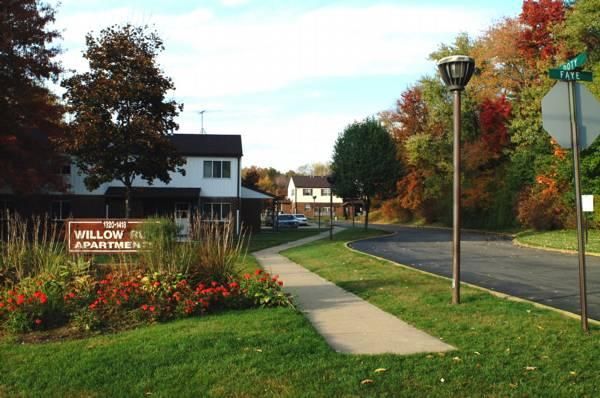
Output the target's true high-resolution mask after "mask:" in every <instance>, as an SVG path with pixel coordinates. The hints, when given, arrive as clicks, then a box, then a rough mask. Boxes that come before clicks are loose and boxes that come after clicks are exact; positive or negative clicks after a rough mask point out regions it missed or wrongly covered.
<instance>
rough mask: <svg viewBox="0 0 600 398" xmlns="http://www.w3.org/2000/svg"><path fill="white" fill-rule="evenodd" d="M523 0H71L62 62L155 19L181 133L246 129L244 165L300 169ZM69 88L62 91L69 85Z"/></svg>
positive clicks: (80, 65)
mask: <svg viewBox="0 0 600 398" xmlns="http://www.w3.org/2000/svg"><path fill="white" fill-rule="evenodd" d="M521 3H522V1H521V0H503V1H467V0H464V1H460V0H456V1H443V0H420V1H400V0H397V1H384V0H382V1H378V0H370V1H360V0H343V1H342V0H339V1H335V0H332V1H317V0H296V1H292V0H285V1H284V0H212V1H210V0H204V1H185V0H178V1H164V0H118V1H115V0H62V1H61V4H60V5H58V6H57V15H56V24H55V25H56V27H57V28H58V29H59V30H60V31H62V35H63V39H62V41H61V43H60V45H61V47H63V49H64V52H63V54H61V60H62V62H63V64H64V66H65V67H66V68H68V69H72V70H77V71H82V70H85V69H86V68H87V63H86V62H85V60H84V59H83V57H82V55H81V54H82V51H83V50H84V46H85V34H86V33H88V32H90V31H92V32H98V31H99V30H100V29H102V28H104V27H106V26H109V25H112V24H120V23H133V24H137V25H150V26H152V27H153V28H154V29H155V30H157V31H158V33H159V35H160V36H161V38H162V39H163V40H164V42H165V51H164V52H163V53H162V54H161V55H160V57H159V60H158V61H159V63H160V65H161V67H162V69H163V70H164V72H165V74H166V75H167V76H170V77H171V78H172V79H173V80H174V82H175V86H176V90H175V91H174V92H173V93H171V95H172V96H173V97H174V98H175V99H176V100H177V101H179V102H183V103H184V111H183V112H182V113H181V114H180V116H179V118H178V123H179V125H180V129H179V132H180V133H188V134H189V133H199V132H200V129H201V116H200V114H199V112H200V111H202V110H205V112H204V129H205V130H206V131H207V132H208V133H209V134H241V135H242V140H243V145H244V158H243V165H244V166H250V165H257V166H261V167H269V166H270V167H275V168H277V169H279V170H281V171H286V170H289V169H297V168H298V167H299V166H301V165H303V164H307V163H313V162H326V161H329V160H330V159H331V153H332V148H333V144H334V142H335V139H336V138H337V136H338V134H339V133H340V132H341V131H343V129H344V127H345V126H346V125H347V124H349V123H351V122H353V121H355V120H361V119H364V118H365V117H368V116H371V115H375V114H377V113H378V112H380V111H383V110H386V109H391V108H393V107H394V104H395V101H396V99H397V98H398V97H399V96H400V94H401V93H402V91H404V90H405V89H406V88H407V87H409V86H410V85H411V84H414V82H415V81H416V80H417V79H418V78H419V77H420V76H422V75H424V74H432V73H434V71H435V65H434V64H433V63H432V62H431V61H429V60H428V59H427V57H428V54H429V53H431V52H432V51H434V50H435V49H436V48H437V47H438V46H439V44H440V43H443V42H445V43H448V42H451V41H452V40H453V38H454V37H455V36H456V34H458V33H459V32H468V33H469V34H471V35H473V36H477V35H480V34H481V33H482V32H483V31H484V30H485V29H486V28H487V27H489V26H490V24H492V23H493V22H494V21H498V20H500V19H501V18H503V17H506V16H516V15H518V13H519V12H520V7H521ZM58 91H60V90H58Z"/></svg>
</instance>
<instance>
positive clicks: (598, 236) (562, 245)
mask: <svg viewBox="0 0 600 398" xmlns="http://www.w3.org/2000/svg"><path fill="white" fill-rule="evenodd" d="M515 239H516V241H517V242H520V243H525V244H527V245H531V246H538V247H548V248H552V249H561V250H577V231H575V230H572V229H569V230H560V231H543V232H536V231H526V232H522V233H520V234H518V235H517V237H516V238H515ZM585 250H586V252H591V253H600V231H599V230H595V229H590V230H589V235H588V243H587V245H586V247H585Z"/></svg>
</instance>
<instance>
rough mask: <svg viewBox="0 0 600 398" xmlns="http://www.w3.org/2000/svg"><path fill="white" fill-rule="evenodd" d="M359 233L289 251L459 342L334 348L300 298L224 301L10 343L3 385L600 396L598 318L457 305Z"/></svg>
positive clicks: (116, 392)
mask: <svg viewBox="0 0 600 398" xmlns="http://www.w3.org/2000/svg"><path fill="white" fill-rule="evenodd" d="M374 233H375V232H373V231H370V232H369V234H374ZM362 235H364V233H363V232H362V231H360V230H354V231H346V232H342V233H340V234H339V235H337V236H336V237H335V240H334V241H333V242H330V241H329V240H322V241H318V242H315V243H312V244H309V245H307V246H305V247H301V248H296V249H292V250H290V251H288V252H287V255H289V256H290V257H292V258H294V259H295V260H296V261H298V262H300V263H302V264H305V265H306V266H307V267H309V268H311V269H313V270H315V271H316V272H318V273H319V274H321V275H323V276H325V277H327V278H329V279H331V280H333V281H335V282H336V283H338V284H339V285H340V286H343V287H344V288H346V289H349V290H352V291H354V292H355V293H357V294H359V295H361V296H362V297H364V298H366V299H368V300H369V301H371V302H373V303H374V304H376V305H378V306H380V307H382V308H384V309H386V310H387V311H389V312H391V313H394V314H397V315H399V316H401V317H402V318H403V319H405V320H407V321H409V322H410V323H412V324H414V325H416V326H418V327H420V328H423V329H425V330H428V331H429V332H431V333H432V334H434V335H437V336H439V337H442V338H444V340H445V341H447V342H449V343H450V344H453V345H455V346H457V347H458V348H459V350H458V351H456V352H450V353H446V354H445V355H438V354H422V355H412V356H394V355H374V356H368V355H356V356H353V355H346V354H337V353H335V352H333V351H331V350H330V349H329V348H328V346H327V345H326V344H325V342H324V341H323V340H322V339H321V338H320V336H319V335H318V334H317V333H316V332H315V331H314V329H313V328H312V327H311V326H310V324H309V323H308V322H307V321H306V320H305V319H304V317H303V316H302V315H301V314H300V313H298V312H296V311H294V310H292V309H269V310H248V311H240V312H227V313H223V314H219V315H210V316H207V317H204V318H201V319H188V320H182V321H177V322H171V323H167V324H160V325H154V326H148V327H143V328H140V329H137V330H131V331H127V332H122V333H119V334H114V335H103V336H98V337H93V338H87V339H82V340H75V341H68V342H55V343H47V344H37V345H29V344H25V345H22V344H15V343H13V342H10V341H4V342H2V343H0V358H2V360H1V361H0V396H44V397H46V396H56V397H62V396H78V397H79V396H99V397H104V396H107V397H112V396H115V397H120V396H153V397H173V396H177V397H187V396H189V397H205V396H207V397H231V396H234V397H270V396H277V397H280V396H285V397H365V396H372V397H399V396H406V397H420V396H442V397H443V396H447V397H465V396H478V397H479V396H495V397H504V396H519V397H520V396H531V397H534V396H536V397H537V396H565V397H575V396H577V397H583V396H589V397H595V396H600V372H599V365H598V358H599V357H600V330H599V329H598V327H595V326H594V327H593V330H592V333H591V334H590V335H587V336H585V335H582V334H581V332H580V331H579V325H578V322H577V321H574V320H570V319H566V318H564V317H562V316H560V315H559V314H556V313H553V312H549V311H545V310H540V309H537V308H535V307H533V306H531V305H528V304H524V303H516V302H511V301H507V300H502V299H498V298H495V297H493V296H491V295H489V294H486V293H483V292H479V291H476V290H473V289H467V288H465V289H464V291H463V292H464V295H463V299H464V304H463V305H461V306H458V307H455V306H451V305H449V304H448V302H449V300H450V288H449V283H448V282H446V281H443V280H440V279H439V278H434V277H430V276H426V275H423V274H420V273H417V272H413V271H408V270H405V269H402V268H398V267H395V266H393V265H390V264H389V263H386V262H383V261H379V260H375V259H372V258H370V257H367V256H363V255H360V254H356V253H353V252H350V251H348V250H347V249H346V248H345V247H344V245H343V243H344V241H345V240H349V239H352V238H355V237H358V236H362ZM527 367H531V368H529V369H530V370H528V368H527ZM379 368H383V369H386V370H385V371H383V372H375V370H376V369H379ZM365 379H370V380H372V381H373V382H372V383H369V384H361V381H363V380H365ZM442 380H443V381H442Z"/></svg>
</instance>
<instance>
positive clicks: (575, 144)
mask: <svg viewBox="0 0 600 398" xmlns="http://www.w3.org/2000/svg"><path fill="white" fill-rule="evenodd" d="M568 84H569V113H570V114H571V142H572V145H571V147H572V148H573V170H574V172H575V207H576V210H577V248H578V250H577V251H578V254H579V303H580V306H581V327H582V329H583V330H584V331H586V332H587V331H588V330H589V328H588V319H587V293H586V283H585V282H586V281H585V243H584V241H583V239H584V235H583V208H582V206H581V175H580V171H579V131H578V126H577V120H576V116H575V115H576V112H577V104H576V103H575V87H574V86H575V82H573V81H570V82H569V83H568Z"/></svg>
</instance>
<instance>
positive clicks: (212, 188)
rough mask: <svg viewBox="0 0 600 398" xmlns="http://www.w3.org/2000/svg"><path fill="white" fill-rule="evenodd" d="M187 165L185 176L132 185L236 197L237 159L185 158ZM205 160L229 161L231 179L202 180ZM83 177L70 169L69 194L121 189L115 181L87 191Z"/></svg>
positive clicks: (238, 183)
mask: <svg viewBox="0 0 600 398" xmlns="http://www.w3.org/2000/svg"><path fill="white" fill-rule="evenodd" d="M186 160H187V163H186V164H185V165H184V166H183V168H184V169H185V171H186V173H185V176H183V175H181V174H179V173H170V175H171V181H170V182H169V184H165V183H164V182H162V181H160V180H155V181H154V183H153V184H152V185H148V184H147V183H146V182H145V181H144V180H143V179H141V178H136V180H135V181H134V183H133V186H135V187H148V186H152V187H169V188H201V191H200V196H213V197H237V195H238V187H239V186H240V184H241V177H240V175H239V174H238V170H239V167H238V159H237V158H223V157H196V156H194V157H186ZM205 160H221V161H223V160H226V161H231V177H230V178H204V177H203V173H204V170H203V168H204V161H205ZM84 177H85V176H83V175H79V174H78V169H77V168H76V167H75V166H73V167H71V177H70V184H71V190H70V193H73V194H76V195H103V194H104V192H105V191H106V188H108V187H109V186H117V187H121V186H123V184H121V183H120V182H117V181H112V182H110V183H106V184H102V185H101V186H100V187H99V188H98V189H96V190H94V191H88V190H87V188H86V187H85V184H84V183H83V179H84Z"/></svg>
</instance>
